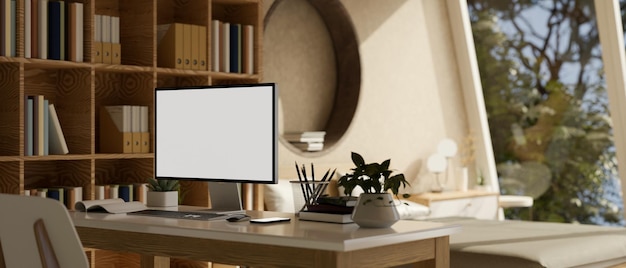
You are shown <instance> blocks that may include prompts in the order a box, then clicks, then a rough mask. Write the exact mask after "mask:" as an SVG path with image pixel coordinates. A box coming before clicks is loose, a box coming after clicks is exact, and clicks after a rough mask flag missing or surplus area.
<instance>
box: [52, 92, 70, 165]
mask: <svg viewBox="0 0 626 268" xmlns="http://www.w3.org/2000/svg"><path fill="white" fill-rule="evenodd" d="M48 108H49V110H50V111H49V114H50V116H49V117H50V118H49V121H50V128H49V129H48V136H49V141H50V143H49V149H48V150H49V152H50V154H68V153H69V152H70V150H69V149H68V147H67V142H66V141H65V135H63V129H62V128H61V122H60V121H59V116H58V115H57V112H56V108H55V107H54V104H53V103H51V104H49V105H48Z"/></svg>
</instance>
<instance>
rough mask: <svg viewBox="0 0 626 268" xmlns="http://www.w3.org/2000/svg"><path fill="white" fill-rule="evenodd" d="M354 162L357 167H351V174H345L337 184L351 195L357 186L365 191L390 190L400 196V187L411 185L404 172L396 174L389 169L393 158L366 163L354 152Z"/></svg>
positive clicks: (381, 191) (383, 191)
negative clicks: (380, 161)
mask: <svg viewBox="0 0 626 268" xmlns="http://www.w3.org/2000/svg"><path fill="white" fill-rule="evenodd" d="M352 162H353V163H354V166H355V168H353V169H351V170H352V173H351V174H345V175H343V176H341V178H339V181H338V182H337V184H338V185H339V186H343V187H344V193H345V194H346V195H350V194H351V193H352V190H354V188H356V187H357V186H359V187H361V189H363V192H365V193H386V192H387V191H388V190H391V192H392V193H393V194H394V195H396V196H398V193H399V191H400V187H401V186H402V187H403V188H404V187H406V186H407V185H409V183H408V182H407V181H406V179H405V178H404V174H401V173H400V174H395V175H393V176H391V173H393V171H392V170H390V169H389V165H390V164H391V159H387V160H385V161H383V162H382V163H369V164H366V163H365V160H364V159H363V157H362V156H361V155H360V154H358V153H355V152H352Z"/></svg>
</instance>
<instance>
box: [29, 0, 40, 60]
mask: <svg viewBox="0 0 626 268" xmlns="http://www.w3.org/2000/svg"><path fill="white" fill-rule="evenodd" d="M27 1H30V28H31V29H30V57H31V58H39V0H27Z"/></svg>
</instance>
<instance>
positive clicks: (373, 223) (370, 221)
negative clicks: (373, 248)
mask: <svg viewBox="0 0 626 268" xmlns="http://www.w3.org/2000/svg"><path fill="white" fill-rule="evenodd" d="M352 220H353V221H354V222H355V223H356V224H357V225H359V227H365V228H387V227H389V226H391V225H393V224H394V223H396V222H397V221H398V220H400V214H398V210H397V209H396V205H395V203H394V199H393V196H392V195H391V194H389V193H382V194H365V193H364V194H361V195H359V198H358V199H357V204H356V206H355V207H354V210H353V211H352Z"/></svg>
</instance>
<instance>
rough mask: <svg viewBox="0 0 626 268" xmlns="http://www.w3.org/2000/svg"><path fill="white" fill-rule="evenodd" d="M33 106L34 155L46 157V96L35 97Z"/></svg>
mask: <svg viewBox="0 0 626 268" xmlns="http://www.w3.org/2000/svg"><path fill="white" fill-rule="evenodd" d="M34 100H35V101H34V106H33V115H34V116H33V125H34V127H33V139H34V142H33V150H34V151H33V155H44V146H45V144H44V124H45V123H44V96H43V95H36V96H34Z"/></svg>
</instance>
